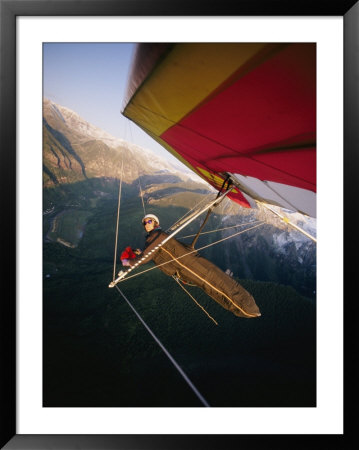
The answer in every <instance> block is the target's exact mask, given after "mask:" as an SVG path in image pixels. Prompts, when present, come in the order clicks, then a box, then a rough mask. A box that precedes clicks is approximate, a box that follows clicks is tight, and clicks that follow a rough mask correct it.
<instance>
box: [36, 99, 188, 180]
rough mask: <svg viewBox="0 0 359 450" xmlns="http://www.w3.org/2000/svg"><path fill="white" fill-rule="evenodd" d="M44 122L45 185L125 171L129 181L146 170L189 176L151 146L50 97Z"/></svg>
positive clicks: (112, 176) (161, 173)
mask: <svg viewBox="0 0 359 450" xmlns="http://www.w3.org/2000/svg"><path fill="white" fill-rule="evenodd" d="M43 122H44V123H43V137H44V186H45V187H49V186H53V185H55V184H61V183H73V182H74V181H81V180H84V179H86V178H96V177H108V178H119V177H120V175H121V173H123V181H125V182H127V183H131V182H133V181H134V180H136V179H137V178H139V177H140V176H141V175H144V174H146V175H152V176H153V175H164V174H172V175H175V176H176V177H179V178H180V179H182V180H187V179H188V174H186V170H183V171H180V170H179V169H178V167H174V166H173V165H171V164H170V163H169V162H168V161H166V160H164V159H162V158H160V157H158V156H157V155H156V154H154V153H153V152H151V151H150V150H148V149H143V148H141V147H139V146H137V145H134V144H131V143H129V142H126V141H125V140H123V139H118V138H115V137H113V136H111V135H109V134H108V133H106V132H105V131H103V130H101V129H99V128H97V127H95V126H94V125H92V124H90V123H88V122H86V121H85V120H84V119H83V118H81V117H80V116H79V115H78V114H77V113H76V112H74V111H71V110H70V109H68V108H66V107H63V106H60V105H56V104H55V103H53V102H51V101H49V100H46V99H45V100H44V104H43ZM122 164H123V168H122ZM122 171H123V172H122Z"/></svg>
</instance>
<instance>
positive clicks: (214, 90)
mask: <svg viewBox="0 0 359 450" xmlns="http://www.w3.org/2000/svg"><path fill="white" fill-rule="evenodd" d="M123 115H124V116H125V117H127V118H129V119H130V120H132V121H133V122H134V123H136V124H137V125H138V126H139V127H141V128H142V129H143V130H144V131H145V132H146V133H148V134H149V135H150V136H151V137H152V138H153V139H155V140H156V141H157V142H159V143H160V144H161V145H162V146H164V147H165V148H166V149H167V150H168V151H169V152H171V153H172V154H173V155H174V156H176V157H177V158H178V159H179V160H180V161H182V162H183V163H184V164H186V165H187V166H188V167H190V168H191V169H192V170H193V171H194V172H196V173H197V174H198V175H200V176H201V177H202V178H204V179H206V180H207V181H208V182H209V183H210V184H211V185H212V186H214V187H216V188H220V187H221V186H222V184H223V180H224V179H225V178H226V176H227V175H228V174H229V175H231V177H232V179H233V180H234V182H235V184H236V186H237V188H236V189H235V191H233V192H232V193H231V194H230V198H231V199H232V200H234V201H236V202H237V203H239V204H241V205H242V206H245V207H250V206H252V205H253V204H254V202H253V200H259V201H263V202H265V203H269V204H274V205H279V206H282V207H284V208H287V209H289V210H292V211H299V212H302V213H304V214H306V215H309V216H312V217H315V215H316V45H315V44H312V43H298V44H297V43H288V44H268V43H233V44H227V43H219V44H213V43H183V44H139V45H138V46H137V51H136V54H135V58H134V61H133V66H132V73H131V75H130V79H129V85H128V92H127V98H126V100H125V105H124V110H123Z"/></svg>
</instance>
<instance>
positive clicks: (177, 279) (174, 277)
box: [172, 275, 218, 325]
mask: <svg viewBox="0 0 359 450" xmlns="http://www.w3.org/2000/svg"><path fill="white" fill-rule="evenodd" d="M172 278H173V279H174V280H175V281H176V282H177V283H178V285H179V286H181V288H182V289H183V290H184V291H185V292H186V293H187V294H188V295H189V296H190V297H191V299H192V300H193V301H194V302H195V304H196V305H197V306H198V307H199V308H201V309H202V311H203V312H204V313H205V314H206V315H207V316H208V317H209V318H210V319H211V320H212V321H213V322H214V323H215V324H216V325H218V322H217V321H216V320H214V319H213V317H212V316H211V315H210V314H209V313H208V312H207V311H206V310H205V309H204V308H203V306H202V305H200V304H199V303H198V302H197V300H196V299H195V298H194V297H193V295H192V294H191V293H190V292H188V291H187V289H186V288H185V287H184V286H183V284H182V283H181V282H180V280H179V278H178V277H176V276H175V275H172Z"/></svg>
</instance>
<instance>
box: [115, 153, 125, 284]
mask: <svg viewBox="0 0 359 450" xmlns="http://www.w3.org/2000/svg"><path fill="white" fill-rule="evenodd" d="M122 178H123V158H122V166H121V177H120V185H119V188H118V204H117V222H116V239H115V252H114V258H113V280H115V279H116V256H117V246H118V223H119V219H120V204H121V194H122Z"/></svg>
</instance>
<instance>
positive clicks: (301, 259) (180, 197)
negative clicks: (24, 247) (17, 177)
mask: <svg viewBox="0 0 359 450" xmlns="http://www.w3.org/2000/svg"><path fill="white" fill-rule="evenodd" d="M120 177H121V178H122V181H123V182H124V184H125V186H126V188H125V189H124V193H123V195H124V197H125V198H126V196H128V198H129V199H131V201H132V202H135V203H134V205H135V204H137V207H136V206H131V208H137V209H138V211H141V209H142V208H141V200H143V202H144V205H146V206H147V208H152V209H153V210H156V209H157V210H159V211H161V208H172V209H173V208H179V209H178V214H180V213H181V215H182V214H183V212H185V211H186V210H189V209H191V208H192V207H193V206H195V205H196V204H198V203H199V202H201V201H203V200H205V199H206V198H209V199H210V200H212V199H213V198H214V197H215V195H216V191H215V190H214V189H213V188H212V187H211V186H209V185H208V184H207V183H205V182H204V181H203V180H202V179H201V178H199V177H198V176H197V175H195V174H192V173H190V172H189V169H188V168H187V167H186V166H184V165H183V167H181V166H180V165H179V164H178V165H174V164H171V162H169V161H167V160H165V159H163V158H161V157H159V156H157V155H156V154H155V153H154V152H152V151H151V150H149V149H144V148H141V147H140V146H137V145H135V144H133V143H130V142H127V141H125V140H124V139H120V138H115V137H113V136H111V135H109V134H108V133H106V132H105V131H103V130H101V129H100V128H98V127H96V126H94V125H92V124H90V123H89V122H87V121H86V120H84V119H83V118H82V117H80V116H79V115H78V114H77V113H76V112H74V111H71V110H70V109H68V108H66V107H64V106H60V105H57V104H55V103H53V102H52V101H50V100H47V99H45V100H44V103H43V186H44V193H45V194H44V217H45V216H46V221H47V225H46V226H45V236H46V238H47V239H49V240H50V241H51V240H53V239H55V240H56V241H57V242H59V243H63V244H64V245H68V246H70V247H71V246H74V245H75V246H76V245H77V243H78V239H79V238H78V237H79V236H83V231H84V226H85V224H86V223H87V218H88V215H89V214H90V213H89V212H88V208H90V206H91V208H92V207H93V206H94V205H96V204H98V201H101V200H102V199H103V198H111V199H112V200H113V201H115V200H116V199H117V195H118V180H119V178H120ZM141 197H142V198H141ZM136 202H137V203H136ZM74 206H75V207H76V208H79V207H82V208H85V209H87V212H86V213H81V218H79V216H80V213H79V212H76V214H77V216H76V217H77V219H76V220H77V221H80V223H81V225H76V226H79V227H80V228H79V229H80V231H78V233H77V234H76V236H77V237H76V238H73V237H72V238H71V239H70V238H68V237H67V238H65V237H64V236H61V235H59V231H58V230H59V229H62V228H61V227H60V228H59V223H60V219H61V218H62V219H61V220H62V221H63V222H64V221H65V218H67V217H68V216H70V215H71V211H72V209H73V207H74ZM277 209H278V208H277ZM278 210H279V211H280V212H281V213H285V215H286V216H287V217H289V218H290V220H291V221H292V222H293V223H295V224H298V225H299V226H301V227H302V228H303V229H305V230H306V231H308V232H309V233H310V234H312V235H314V236H315V235H316V220H315V219H312V218H309V217H305V216H303V215H301V214H298V213H293V212H291V211H283V210H280V209H278ZM69 211H70V212H69ZM91 211H93V209H91ZM212 216H213V217H212V226H213V227H214V228H229V227H234V226H236V225H238V224H241V223H248V222H254V221H257V220H260V221H264V222H265V225H264V226H261V227H260V228H258V232H252V233H249V234H248V235H247V234H243V235H240V236H238V238H236V239H235V240H234V239H233V240H232V239H231V240H230V241H228V242H225V243H224V244H223V247H222V249H225V251H222V252H220V253H219V254H218V251H217V250H216V247H214V248H213V249H212V248H210V249H208V250H206V252H207V253H206V255H207V256H208V257H210V258H212V259H213V258H214V259H216V260H217V261H219V262H221V263H222V266H225V267H227V268H228V270H230V272H234V273H239V274H240V275H241V276H242V277H246V278H254V279H256V278H257V279H258V278H259V279H261V278H262V279H263V278H264V279H265V280H267V279H268V280H271V279H274V280H279V281H281V282H284V283H286V282H288V284H291V279H292V278H293V279H294V278H296V274H297V273H305V277H304V278H305V279H306V280H307V281H308V279H309V280H310V282H308V286H309V287H308V286H307V287H305V292H306V294H308V293H312V294H313V292H314V291H315V278H316V275H315V274H316V245H315V244H314V243H313V242H312V241H311V240H309V239H308V238H307V237H306V236H304V235H302V234H301V233H299V232H298V231H296V230H294V229H293V228H292V227H290V226H288V225H287V224H286V223H285V222H283V221H281V220H280V219H279V218H278V217H277V216H275V215H274V214H273V213H271V212H269V211H267V210H266V209H264V208H262V207H259V208H258V209H247V208H242V207H240V206H239V205H237V204H236V203H234V202H232V201H230V200H228V199H225V200H224V201H223V202H222V203H221V205H220V206H219V207H218V208H216V209H215V210H214V213H213V214H212ZM71 220H72V222H73V221H74V219H73V218H72V219H71ZM208 226H209V225H208ZM55 229H56V230H57V231H56V233H55V232H54V230H55ZM234 231H236V230H234ZM237 231H238V230H237ZM230 232H233V230H231V231H227V230H224V231H219V232H218V233H217V234H216V237H218V239H221V238H224V237H228V235H229V233H230ZM71 236H73V233H71ZM283 264H284V265H286V266H287V270H286V271H283ZM282 272H283V273H282ZM284 273H286V274H287V275H285V276H284V275H283V274H284ZM290 273H293V275H288V274H290ZM307 281H306V282H305V283H307Z"/></svg>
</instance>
